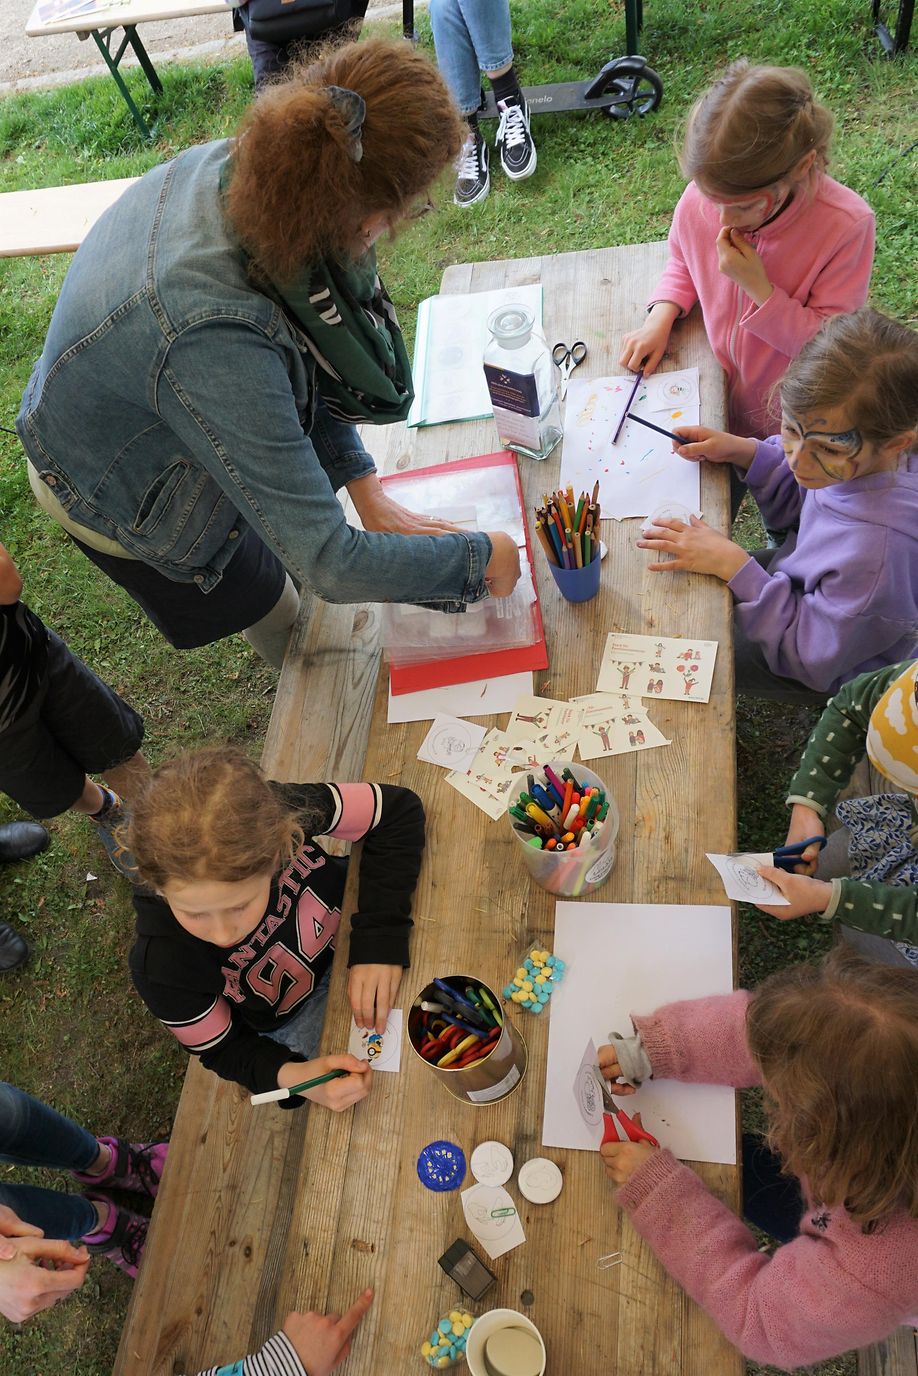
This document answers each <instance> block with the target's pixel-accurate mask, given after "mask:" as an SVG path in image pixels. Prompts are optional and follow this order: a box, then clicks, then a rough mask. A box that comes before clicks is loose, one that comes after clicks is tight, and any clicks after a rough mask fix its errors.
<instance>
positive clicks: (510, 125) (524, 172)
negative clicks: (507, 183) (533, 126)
mask: <svg viewBox="0 0 918 1376" xmlns="http://www.w3.org/2000/svg"><path fill="white" fill-rule="evenodd" d="M497 108H498V110H499V111H500V123H499V124H498V126H497V139H496V144H495V146H496V147H497V148H499V149H500V165H501V167H502V168H503V169H504V171H505V172H506V174H507V176H508V177H509V178H510V180H511V181H512V182H520V181H522V180H523V178H524V177H531V176H532V174H533V172H534V171H535V170H536V160H537V159H536V146H535V144H534V143H533V141H532V134H531V132H530V130H529V106H528V105H527V104H526V102H525V100H524V99H523V97H522V96H520V97H519V99H517V98H516V97H513V98H512V99H511V100H499V101H498V102H497Z"/></svg>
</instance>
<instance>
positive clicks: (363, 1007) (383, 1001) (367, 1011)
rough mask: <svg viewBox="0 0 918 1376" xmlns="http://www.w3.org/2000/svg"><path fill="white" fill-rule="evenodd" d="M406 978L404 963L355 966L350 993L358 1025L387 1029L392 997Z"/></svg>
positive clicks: (352, 971)
mask: <svg viewBox="0 0 918 1376" xmlns="http://www.w3.org/2000/svg"><path fill="white" fill-rule="evenodd" d="M401 979H402V967H401V966H400V965H352V966H351V969H350V972H349V974H348V977H347V996H348V999H349V1001H350V1005H351V1012H352V1013H353V1014H354V1021H355V1023H356V1024H357V1026H358V1027H366V1028H368V1029H370V1030H373V1029H375V1030H376V1031H377V1032H380V1033H381V1032H385V1030H386V1019H387V1018H388V1016H389V1010H390V1009H391V1007H392V1000H393V999H394V998H395V996H396V994H397V993H398V986H399V984H400V983H401Z"/></svg>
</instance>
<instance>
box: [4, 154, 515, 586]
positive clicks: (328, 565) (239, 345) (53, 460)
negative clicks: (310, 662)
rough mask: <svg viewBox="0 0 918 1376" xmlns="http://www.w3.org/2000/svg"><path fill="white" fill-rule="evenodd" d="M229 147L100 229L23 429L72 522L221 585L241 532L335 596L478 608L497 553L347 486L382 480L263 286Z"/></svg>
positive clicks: (169, 177) (184, 163)
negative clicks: (358, 506)
mask: <svg viewBox="0 0 918 1376" xmlns="http://www.w3.org/2000/svg"><path fill="white" fill-rule="evenodd" d="M227 149H228V145H227V142H226V141H225V140H221V141H219V142H216V143H209V144H203V145H201V146H200V147H196V148H191V149H189V150H188V151H187V152H185V153H182V154H181V155H180V156H179V157H177V158H175V159H174V160H173V161H171V162H168V163H165V164H164V165H162V166H160V167H157V168H154V169H153V170H152V171H151V172H148V173H147V175H146V176H145V177H143V178H141V180H140V181H139V182H138V183H136V184H135V185H134V186H133V187H130V188H129V189H128V190H127V191H126V192H125V193H124V195H123V196H122V197H121V199H120V200H119V201H117V202H116V203H115V205H113V206H112V207H111V209H109V210H108V211H107V212H106V213H105V215H103V216H102V218H101V219H100V220H99V221H98V222H97V224H96V225H95V226H94V227H93V229H92V230H91V231H90V233H89V234H88V235H87V237H86V240H85V242H84V244H83V246H82V247H81V248H80V250H79V252H78V253H77V254H76V257H75V258H74V260H73V265H72V267H71V269H70V271H69V272H68V274H67V277H66V280H65V281H64V285H63V289H62V291H61V294H60V298H59V300H58V303H57V306H56V308H55V310H54V314H53V316H52V318H51V325H50V327H49V330H48V336H47V339H46V340H45V347H44V350H43V352H42V355H41V358H40V359H39V360H38V362H37V363H36V365H35V368H34V369H33V371H32V376H31V378H30V379H29V384H28V386H27V388H26V392H25V396H24V397H23V401H22V407H21V409H20V412H19V415H18V417H17V421H16V428H17V431H18V433H19V437H20V439H21V440H22V443H23V445H24V447H25V449H26V452H27V454H28V455H29V458H30V460H31V462H32V464H33V465H34V467H35V469H36V470H37V472H38V474H39V476H40V478H41V480H42V481H43V482H45V483H47V484H48V486H49V487H50V488H51V490H52V491H53V492H54V495H55V496H56V497H57V498H58V500H59V501H60V503H61V505H62V506H63V508H64V510H65V511H66V512H67V514H68V516H70V518H71V519H72V520H74V521H77V522H78V523H79V524H80V525H83V526H88V527H89V528H90V530H93V531H95V532H97V533H98V534H100V535H104V536H107V537H109V538H110V539H114V540H116V541H117V542H118V543H119V544H120V545H121V546H123V548H124V549H125V550H126V551H127V552H128V553H129V554H133V555H134V556H136V557H138V558H140V559H142V560H144V561H145V562H146V563H148V564H150V565H152V566H153V567H155V568H157V569H158V570H159V571H160V572H161V573H163V574H165V575H166V576H167V577H169V578H172V579H174V580H176V581H178V582H194V583H197V584H198V585H199V586H200V587H201V589H202V591H204V592H207V591H209V590H210V589H211V588H213V587H214V586H215V585H216V584H217V582H218V581H219V579H220V577H221V575H222V571H223V569H224V568H225V567H226V565H227V563H228V562H229V560H230V558H231V556H232V554H233V552H234V549H235V543H234V542H235V540H236V538H237V537H238V534H239V531H240V528H243V525H244V523H248V524H249V525H250V526H252V527H253V528H254V529H255V530H256V531H257V532H258V534H259V535H260V536H261V537H262V539H263V540H264V541H265V542H266V544H268V545H269V546H270V547H271V549H273V550H274V552H275V553H276V554H277V556H278V557H279V558H280V560H281V561H282V562H283V564H284V565H285V567H286V568H287V569H288V570H289V571H290V573H291V574H292V575H293V576H294V577H295V578H297V579H298V580H300V581H301V582H302V583H303V584H305V585H306V586H308V587H309V588H311V589H312V590H313V591H314V592H315V593H317V594H318V596H320V597H322V598H324V599H325V600H326V601H328V602H360V601H365V600H366V601H373V602H417V603H423V604H426V605H431V606H435V607H438V608H439V609H440V610H443V611H462V610H464V607H465V604H467V603H471V602H477V601H480V600H481V599H482V598H483V597H486V596H487V595H488V594H487V588H486V586H485V582H484V573H485V568H486V566H487V563H488V560H489V559H490V557H491V542H490V540H489V539H488V537H487V536H486V535H484V534H482V533H474V532H473V533H471V534H464V533H463V534H455V535H453V534H450V535H445V536H440V537H432V536H404V535H392V534H381V533H367V532H364V531H359V530H355V529H354V528H353V527H351V526H349V525H348V524H347V522H346V520H345V518H344V513H343V511H342V508H341V504H340V502H339V500H338V498H337V497H336V495H335V493H336V492H337V490H338V489H339V488H340V487H342V486H343V485H344V484H345V483H348V482H350V481H351V480H352V479H354V478H359V477H362V476H364V475H365V474H368V473H372V472H374V471H375V468H374V464H373V460H372V459H371V458H370V455H369V454H368V453H367V451H366V449H365V448H364V447H363V445H362V443H361V442H360V439H359V437H358V435H357V432H356V430H355V429H354V428H353V427H352V426H350V425H344V424H342V423H341V422H339V421H336V420H333V419H332V418H331V416H330V415H329V414H328V412H327V410H326V409H325V407H324V406H323V405H322V403H321V401H318V400H317V394H316V389H315V385H314V365H313V363H312V361H311V359H310V357H309V353H308V350H307V349H306V347H305V342H304V340H303V336H302V334H301V333H300V332H299V330H298V328H297V326H296V324H295V323H294V321H293V320H291V319H290V318H289V317H288V316H287V315H286V314H285V313H284V310H283V308H282V306H281V304H280V303H279V302H278V301H275V300H273V299H272V298H271V297H270V296H268V295H266V294H265V293H264V292H263V291H261V290H259V289H258V287H256V286H254V285H253V284H252V282H251V281H250V280H249V277H248V275H247V271H246V258H245V255H244V253H243V251H242V249H241V248H240V246H239V244H238V242H236V241H235V240H234V238H233V235H232V230H231V228H230V226H229V225H228V224H227V223H226V222H225V220H224V217H223V214H222V209H221V201H220V195H219V190H218V178H219V173H220V168H221V165H222V163H223V161H224V159H225V157H226V155H227Z"/></svg>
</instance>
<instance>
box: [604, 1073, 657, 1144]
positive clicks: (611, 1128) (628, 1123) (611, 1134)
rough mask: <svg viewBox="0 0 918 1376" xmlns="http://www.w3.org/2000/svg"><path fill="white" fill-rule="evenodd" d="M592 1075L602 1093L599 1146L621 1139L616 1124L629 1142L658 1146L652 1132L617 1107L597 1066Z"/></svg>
mask: <svg viewBox="0 0 918 1376" xmlns="http://www.w3.org/2000/svg"><path fill="white" fill-rule="evenodd" d="M593 1075H594V1078H595V1080H596V1083H597V1085H598V1087H599V1090H600V1093H601V1094H602V1104H603V1114H602V1120H603V1134H602V1142H601V1143H600V1146H602V1145H603V1144H604V1143H606V1142H620V1141H621V1140H622V1136H621V1133H620V1132H619V1130H618V1124H621V1128H622V1131H623V1132H624V1134H625V1137H626V1138H627V1140H628V1141H629V1142H647V1143H649V1144H650V1146H652V1147H658V1146H659V1145H660V1143H659V1142H658V1141H657V1139H656V1138H655V1137H654V1136H653V1134H652V1133H650V1132H648V1131H647V1130H646V1128H642V1127H640V1126H639V1125H638V1124H637V1123H636V1122H635V1121H634V1119H633V1118H629V1117H628V1114H627V1113H626V1112H625V1110H624V1109H623V1108H619V1106H618V1104H617V1103H616V1102H615V1100H614V1099H613V1098H612V1095H611V1094H610V1093H609V1088H608V1085H607V1084H606V1082H605V1080H604V1079H603V1077H602V1075H601V1074H600V1071H599V1069H598V1068H597V1067H594V1069H593Z"/></svg>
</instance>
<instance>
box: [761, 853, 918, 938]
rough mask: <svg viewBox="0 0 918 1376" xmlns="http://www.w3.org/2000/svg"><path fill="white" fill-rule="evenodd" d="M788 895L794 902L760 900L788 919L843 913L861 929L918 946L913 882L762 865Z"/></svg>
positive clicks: (841, 915) (847, 922)
mask: <svg viewBox="0 0 918 1376" xmlns="http://www.w3.org/2000/svg"><path fill="white" fill-rule="evenodd" d="M759 873H760V874H764V876H765V878H766V879H770V880H771V882H772V883H773V884H776V885H777V887H778V888H779V889H780V890H781V892H782V893H783V894H784V897H785V898H786V899H788V901H789V906H787V907H784V906H783V905H782V906H780V907H773V906H770V905H768V904H766V903H757V904H756V907H757V908H760V909H761V910H762V912H763V913H768V914H769V915H770V916H771V917H776V918H778V919H779V920H780V921H782V922H786V921H788V920H789V919H793V918H797V917H811V916H812V917H818V918H819V919H820V920H821V921H822V922H832V921H833V920H835V919H837V920H838V921H839V922H844V923H845V925H846V926H848V927H855V928H857V930H858V931H859V932H872V933H873V934H874V935H875V936H885V937H888V938H889V940H890V941H907V942H909V943H911V944H912V945H916V946H918V892H916V890H915V889H914V888H912V887H911V886H910V885H909V886H906V887H900V886H899V885H898V884H878V883H874V882H871V881H868V880H864V879H831V880H824V879H811V878H810V877H809V875H805V874H788V873H787V872H786V871H785V870H778V869H773V868H772V867H771V866H770V865H767V866H763V867H762V869H761V870H760V871H759Z"/></svg>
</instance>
